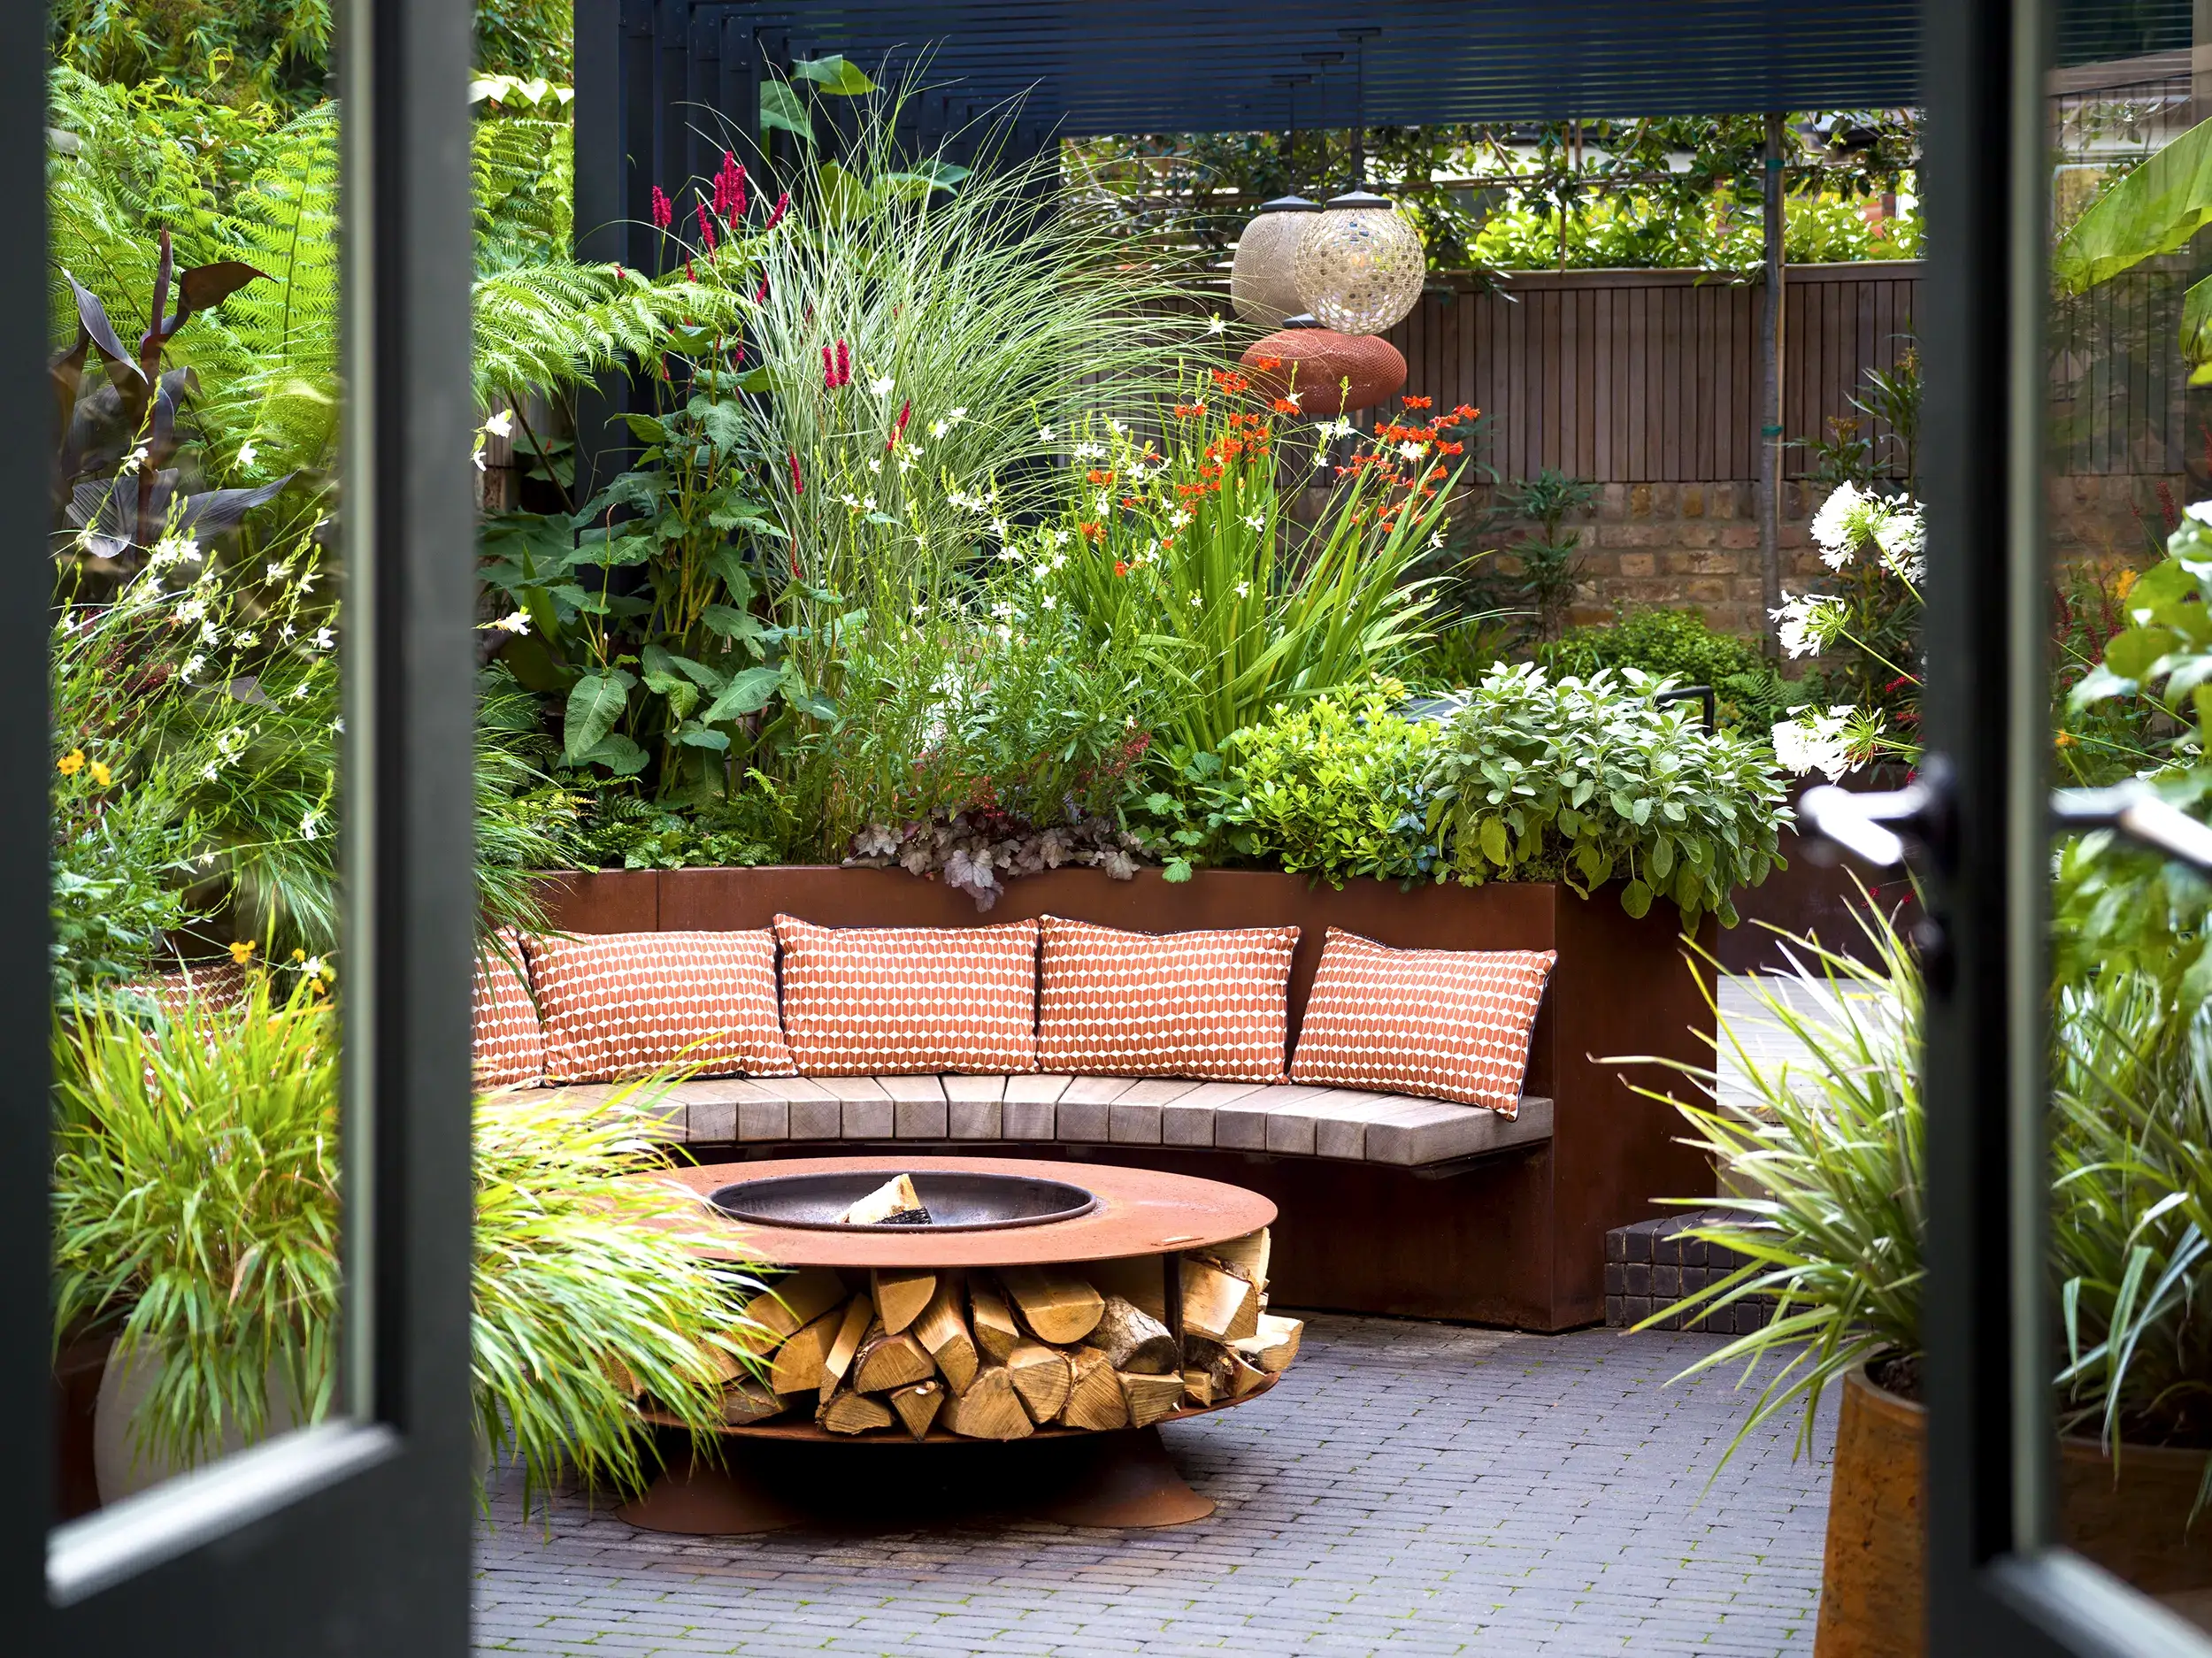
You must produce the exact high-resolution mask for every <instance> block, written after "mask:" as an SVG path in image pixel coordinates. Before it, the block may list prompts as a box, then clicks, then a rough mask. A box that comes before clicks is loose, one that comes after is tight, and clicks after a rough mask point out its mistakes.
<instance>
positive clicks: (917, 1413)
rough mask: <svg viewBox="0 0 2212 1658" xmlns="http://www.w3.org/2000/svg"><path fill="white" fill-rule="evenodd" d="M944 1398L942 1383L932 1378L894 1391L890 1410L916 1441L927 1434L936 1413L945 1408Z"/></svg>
mask: <svg viewBox="0 0 2212 1658" xmlns="http://www.w3.org/2000/svg"><path fill="white" fill-rule="evenodd" d="M945 1398H946V1394H945V1385H944V1383H942V1382H941V1381H937V1380H935V1379H932V1380H929V1381H926V1382H916V1383H915V1384H914V1385H913V1386H910V1387H902V1388H899V1389H897V1390H896V1391H895V1392H894V1393H892V1394H891V1396H890V1399H891V1409H894V1410H895V1411H897V1412H898V1414H899V1420H900V1421H901V1422H903V1423H904V1424H906V1431H907V1432H909V1433H910V1434H912V1435H913V1436H914V1437H915V1438H916V1439H920V1438H921V1437H922V1436H923V1435H925V1434H926V1433H927V1432H929V1424H931V1423H933V1422H934V1421H936V1420H937V1413H938V1412H939V1411H940V1410H942V1409H944V1408H945Z"/></svg>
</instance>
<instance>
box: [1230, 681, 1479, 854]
mask: <svg viewBox="0 0 2212 1658" xmlns="http://www.w3.org/2000/svg"><path fill="white" fill-rule="evenodd" d="M1402 695H1404V687H1402V686H1400V685H1397V684H1395V683H1394V682H1391V681H1388V680H1384V681H1379V682H1377V684H1375V685H1374V686H1373V687H1370V688H1369V689H1367V690H1365V691H1357V690H1355V691H1353V692H1351V693H1349V694H1348V695H1341V696H1319V697H1316V698H1314V699H1313V700H1312V701H1311V702H1305V703H1302V704H1298V705H1295V706H1293V707H1286V708H1278V709H1277V710H1275V711H1274V713H1273V714H1272V715H1271V716H1270V717H1269V718H1267V719H1265V720H1263V721H1262V722H1261V723H1260V724H1258V725H1249V726H1247V727H1246V728H1245V729H1244V730H1242V731H1240V732H1238V733H1236V734H1235V735H1234V736H1233V737H1231V738H1230V739H1229V741H1228V743H1227V745H1226V747H1227V751H1228V760H1229V771H1228V774H1227V778H1226V779H1225V782H1226V786H1225V787H1224V788H1223V789H1222V790H1221V792H1220V799H1219V803H1218V808H1217V810H1218V814H1219V817H1220V827H1221V828H1222V829H1224V830H1225V831H1226V832H1227V833H1228V835H1229V838H1230V840H1231V841H1232V842H1233V845H1234V846H1235V847H1236V849H1237V850H1238V851H1239V852H1240V853H1241V854H1242V855H1243V856H1247V857H1250V858H1254V859H1257V860H1259V861H1263V862H1265V863H1269V864H1280V865H1281V866H1282V867H1283V868H1284V869H1286V870H1291V871H1306V870H1311V871H1317V873H1320V874H1322V875H1325V876H1326V877H1328V879H1330V880H1332V881H1333V882H1335V883H1336V884H1337V885H1339V886H1341V885H1342V884H1343V882H1344V879H1345V878H1346V877H1347V876H1351V875H1371V876H1375V877H1377V878H1379V879H1383V880H1416V879H1420V880H1426V879H1432V878H1433V876H1434V874H1435V871H1436V858H1437V848H1436V842H1435V840H1434V838H1433V837H1432V835H1431V834H1430V833H1429V829H1428V824H1427V796H1426V795H1425V793H1424V791H1423V788H1422V781H1421V779H1422V776H1423V774H1424V773H1425V771H1427V769H1428V766H1429V764H1430V760H1431V756H1432V751H1433V750H1434V748H1435V747H1436V744H1437V742H1438V740H1439V738H1440V735H1441V731H1442V728H1441V727H1440V726H1438V725H1435V724H1434V723H1432V722H1428V721H1421V720H1409V719H1403V718H1400V717H1399V716H1397V715H1396V714H1394V713H1393V712H1391V705H1392V703H1393V702H1396V701H1397V700H1399V698H1400V697H1402Z"/></svg>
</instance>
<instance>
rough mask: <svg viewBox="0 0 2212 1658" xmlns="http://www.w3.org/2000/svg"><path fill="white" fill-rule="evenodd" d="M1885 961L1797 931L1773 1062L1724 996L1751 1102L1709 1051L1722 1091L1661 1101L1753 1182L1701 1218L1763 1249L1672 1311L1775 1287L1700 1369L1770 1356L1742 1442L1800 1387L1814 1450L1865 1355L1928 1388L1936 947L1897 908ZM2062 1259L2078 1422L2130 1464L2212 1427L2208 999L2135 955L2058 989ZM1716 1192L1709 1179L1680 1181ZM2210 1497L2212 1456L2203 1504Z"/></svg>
mask: <svg viewBox="0 0 2212 1658" xmlns="http://www.w3.org/2000/svg"><path fill="white" fill-rule="evenodd" d="M1859 920H1860V925H1862V927H1863V929H1864V932H1865V933H1866V937H1867V940H1868V941H1869V943H1870V945H1871V947H1872V948H1871V951H1870V955H1871V956H1872V960H1870V961H1869V962H1860V961H1856V960H1854V959H1853V958H1851V957H1849V956H1843V955H1841V954H1839V953H1837V952H1834V951H1832V950H1827V949H1824V948H1821V947H1820V946H1819V945H1817V944H1816V943H1814V942H1813V941H1811V940H1802V939H1793V940H1788V945H1787V948H1789V950H1790V953H1791V955H1792V956H1793V966H1794V969H1795V971H1794V974H1793V976H1792V977H1790V978H1789V979H1787V980H1786V982H1787V983H1789V985H1790V987H1791V994H1779V993H1778V992H1777V991H1775V990H1773V989H1770V988H1768V987H1767V981H1763V980H1755V981H1753V992H1752V994H1753V995H1754V997H1755V1000H1756V1002H1758V1005H1759V1010H1760V1011H1759V1017H1760V1018H1761V1019H1762V1020H1764V1021H1770V1022H1771V1023H1772V1024H1774V1025H1778V1026H1780V1027H1781V1029H1782V1030H1783V1031H1784V1032H1786V1033H1787V1034H1788V1035H1789V1036H1790V1037H1791V1038H1793V1040H1795V1041H1796V1042H1797V1043H1799V1044H1800V1045H1801V1048H1802V1049H1803V1055H1804V1056H1803V1058H1802V1059H1791V1060H1789V1061H1787V1062H1786V1063H1776V1062H1774V1061H1772V1060H1770V1059H1755V1058H1754V1056H1753V1055H1751V1054H1750V1053H1748V1052H1747V1051H1746V1049H1745V1048H1744V1046H1743V1044H1742V1042H1741V1040H1740V1038H1739V1037H1738V1035H1737V1033H1736V1032H1735V1031H1734V1030H1733V1029H1732V1027H1731V1024H1730V1021H1729V1020H1728V1018H1727V1017H1724V1016H1723V1017H1721V1018H1720V1020H1719V1027H1720V1034H1719V1037H1718V1038H1717V1046H1718V1045H1719V1044H1722V1043H1724V1044H1726V1045H1727V1047H1728V1048H1730V1049H1731V1050H1732V1053H1733V1056H1734V1059H1735V1062H1736V1063H1735V1065H1734V1067H1733V1070H1734V1071H1736V1072H1737V1073H1738V1074H1740V1076H1742V1077H1743V1078H1746V1080H1747V1085H1748V1086H1749V1088H1750V1090H1751V1094H1752V1100H1751V1101H1750V1103H1749V1107H1748V1109H1745V1108H1744V1107H1743V1106H1742V1105H1740V1104H1738V1103H1735V1102H1730V1103H1727V1104H1723V1103H1721V1102H1720V1101H1719V1094H1718V1088H1719V1079H1718V1076H1717V1072H1716V1071H1714V1070H1712V1069H1711V1068H1709V1067H1700V1066H1692V1065H1684V1064H1681V1063H1676V1062H1671V1061H1668V1062H1651V1063H1664V1064H1666V1065H1668V1067H1669V1068H1670V1069H1672V1070H1674V1071H1678V1072H1679V1073H1681V1074H1682V1075H1684V1076H1686V1077H1688V1078H1691V1079H1693V1080H1694V1083H1695V1084H1696V1085H1697V1086H1698V1087H1699V1089H1700V1090H1701V1092H1703V1093H1704V1094H1706V1095H1707V1096H1708V1098H1709V1101H1712V1103H1710V1104H1707V1105H1696V1104H1689V1103H1685V1102H1683V1101H1678V1100H1674V1099H1673V1097H1672V1096H1671V1094H1659V1093H1655V1092H1652V1091H1650V1090H1640V1092H1644V1093H1645V1094H1647V1097H1649V1098H1653V1099H1664V1100H1667V1101H1669V1102H1670V1103H1672V1104H1674V1105H1675V1106H1676V1107H1677V1109H1679V1110H1680V1111H1681V1113H1682V1115H1683V1117H1684V1118H1685V1119H1686V1121H1687V1122H1688V1123H1689V1125H1690V1127H1691V1130H1692V1132H1693V1135H1694V1140H1693V1143H1694V1144H1697V1145H1699V1146H1700V1147H1701V1148H1703V1149H1705V1150H1706V1151H1708V1152H1709V1154H1710V1155H1712V1157H1713V1159H1714V1161H1715V1163H1717V1165H1718V1166H1719V1167H1720V1168H1721V1169H1722V1170H1723V1171H1724V1172H1725V1174H1726V1175H1727V1176H1728V1177H1730V1178H1731V1181H1732V1184H1733V1185H1734V1186H1736V1187H1737V1188H1739V1189H1740V1190H1744V1191H1753V1192H1763V1194H1764V1195H1760V1196H1737V1197H1732V1198H1727V1199H1724V1200H1722V1201H1721V1202H1720V1203H1719V1205H1718V1207H1719V1208H1721V1209H1724V1210H1725V1211H1727V1216H1726V1218H1724V1219H1723V1220H1720V1221H1717V1222H1714V1223H1712V1224H1704V1225H1700V1226H1696V1227H1693V1228H1691V1229H1690V1230H1689V1232H1688V1233H1687V1234H1686V1235H1688V1236H1690V1237H1693V1238H1698V1239H1702V1240H1705V1241H1706V1242H1707V1243H1709V1244H1713V1245H1717V1246H1718V1247H1722V1248H1725V1249H1730V1250H1733V1251H1734V1252H1736V1253H1737V1254H1738V1255H1741V1256H1742V1257H1744V1260H1745V1263H1746V1264H1745V1265H1743V1266H1742V1267H1740V1268H1739V1269H1737V1270H1735V1271H1734V1272H1732V1273H1731V1274H1729V1275H1728V1276H1727V1277H1725V1278H1723V1279H1721V1280H1720V1281H1719V1282H1717V1283H1715V1284H1711V1285H1709V1286H1706V1287H1705V1288H1703V1289H1701V1290H1698V1291H1695V1292H1694V1293H1690V1294H1688V1295H1686V1296H1684V1297H1683V1298H1682V1299H1681V1301H1678V1302H1677V1303H1675V1304H1674V1305H1673V1306H1672V1307H1670V1308H1668V1309H1666V1310H1665V1311H1664V1312H1663V1313H1661V1314H1659V1315H1657V1316H1655V1318H1654V1319H1653V1320H1652V1321H1650V1322H1653V1323H1656V1322H1657V1321H1658V1320H1659V1319H1661V1318H1670V1319H1671V1318H1673V1317H1676V1316H1680V1317H1681V1318H1682V1320H1683V1322H1684V1324H1685V1325H1686V1327H1687V1328H1691V1329H1694V1328H1696V1327H1697V1324H1698V1322H1699V1321H1700V1320H1701V1318H1702V1317H1704V1316H1706V1315H1708V1314H1710V1313H1712V1312H1715V1311H1717V1310H1718V1309H1722V1308H1724V1307H1728V1306H1731V1305H1733V1304H1734V1303H1735V1302H1737V1301H1741V1300H1742V1299H1744V1298H1745V1297H1747V1296H1767V1297H1771V1298H1772V1301H1773V1303H1774V1304H1773V1310H1772V1316H1771V1317H1770V1321H1769V1322H1768V1323H1766V1324H1764V1325H1763V1327H1761V1328H1760V1329H1757V1330H1755V1331H1753V1332H1751V1333H1749V1334H1747V1335H1744V1336H1740V1337H1738V1338H1737V1339H1734V1340H1733V1341H1731V1342H1729V1343H1728V1344H1727V1345H1725V1346H1724V1347H1719V1348H1717V1349H1716V1350H1715V1351H1713V1352H1712V1353H1709V1354H1708V1355H1705V1356H1704V1357H1703V1358H1701V1359H1700V1360H1698V1361H1697V1362H1696V1363H1694V1364H1693V1365H1692V1366H1690V1368H1689V1369H1688V1370H1686V1371H1685V1372H1684V1374H1685V1375H1692V1374H1694V1373H1696V1372H1697V1371H1700V1370H1709V1369H1713V1368H1717V1367H1719V1366H1722V1365H1726V1364H1731V1363H1733V1362H1737V1361H1742V1362H1744V1364H1745V1366H1746V1370H1745V1375H1746V1378H1749V1377H1750V1376H1751V1375H1752V1374H1753V1373H1755V1371H1756V1370H1757V1369H1758V1367H1759V1365H1760V1364H1761V1363H1762V1362H1765V1361H1770V1360H1772V1361H1776V1362H1778V1368H1776V1369H1774V1370H1770V1371H1769V1372H1767V1374H1766V1377H1765V1379H1764V1382H1763V1386H1762V1388H1761V1391H1760V1393H1759V1395H1758V1398H1757V1399H1756V1401H1755V1402H1754V1404H1753V1405H1752V1407H1751V1409H1750V1410H1749V1411H1748V1412H1747V1415H1746V1417H1745V1420H1744V1423H1743V1425H1742V1427H1741V1429H1740V1431H1739V1432H1738V1433H1737V1436H1736V1438H1735V1439H1734V1440H1733V1441H1732V1442H1731V1445H1730V1447H1729V1450H1730V1451H1731V1452H1732V1451H1733V1450H1734V1448H1735V1447H1736V1446H1738V1445H1740V1444H1741V1443H1742V1442H1743V1439H1744V1437H1745V1436H1746V1435H1747V1434H1749V1433H1750V1432H1752V1431H1753V1430H1754V1429H1755V1428H1756V1427H1758V1426H1759V1425H1760V1424H1763V1423H1764V1422H1766V1421H1768V1420H1769V1419H1770V1418H1772V1417H1774V1416H1779V1415H1780V1414H1782V1413H1783V1412H1785V1411H1787V1410H1790V1409H1797V1408H1799V1407H1801V1408H1802V1415H1801V1419H1800V1422H1799V1427H1798V1448H1799V1449H1800V1450H1809V1449H1810V1447H1811V1443H1812V1432H1813V1424H1814V1420H1815V1416H1816V1412H1817V1410H1818V1409H1819V1404H1820V1400H1821V1397H1822V1395H1823V1393H1824V1392H1825V1390H1826V1388H1827V1387H1828V1386H1830V1385H1831V1384H1832V1383H1835V1382H1837V1381H1839V1380H1841V1379H1842V1378H1843V1377H1844V1376H1845V1375H1846V1374H1847V1373H1848V1372H1849V1371H1850V1370H1853V1369H1855V1368H1856V1367H1857V1366H1859V1365H1861V1364H1869V1365H1870V1366H1871V1369H1870V1376H1871V1379H1873V1380H1874V1381H1875V1383H1876V1384H1877V1385H1878V1386H1886V1387H1889V1388H1891V1389H1892V1390H1893V1391H1898V1392H1902V1393H1906V1394H1907V1395H1909V1396H1911V1395H1914V1394H1916V1392H1917V1386H1918V1384H1917V1361H1918V1359H1919V1356H1920V1353H1921V1348H1922V1327H1921V1322H1920V1320H1921V1301H1920V1285H1921V1279H1922V1276H1923V1273H1924V1247H1925V1239H1926V1235H1927V1234H1926V1222H1927V1207H1926V1191H1925V1185H1924V1180H1925V1173H1924V1171H1925V1168H1926V1164H1925V1161H1924V1109H1923V1100H1922V1094H1921V1087H1920V1078H1921V1074H1922V1040H1923V1038H1922V1032H1923V1029H1924V1023H1923V1020H1924V1004H1923V1001H1922V989H1921V980H1920V974H1919V963H1917V961H1916V959H1915V958H1914V956H1913V955H1912V952H1911V950H1910V948H1909V947H1908V946H1907V945H1906V943H1905V942H1904V941H1903V940H1901V938H1900V937H1899V936H1898V933H1897V932H1896V929H1895V927H1894V926H1893V924H1892V922H1891V920H1890V918H1889V917H1886V916H1883V915H1881V914H1879V913H1877V912H1874V911H1872V910H1867V911H1864V912H1862V913H1861V915H1860V917H1859ZM2050 1078H2051V1103H2052V1109H2051V1116H2050V1119H2049V1140H2050V1163H2049V1170H2050V1188H2049V1189H2050V1234H2049V1235H2050V1254H2049V1279H2048V1283H2049V1286H2050V1291H2051V1294H2052V1298H2053V1304H2054V1306H2055V1309H2056V1310H2057V1315H2058V1316H2057V1324H2058V1331H2057V1333H2058V1334H2059V1336H2060V1337H2061V1338H2062V1353H2061V1355H2060V1356H2059V1358H2058V1359H2057V1361H2056V1362H2055V1370H2054V1374H2053V1377H2052V1387H2053V1391H2054V1401H2055V1416H2056V1418H2057V1422H2058V1425H2059V1427H2060V1429H2061V1431H2062V1432H2069V1433H2077V1434H2085V1435H2094V1436H2095V1437H2096V1438H2097V1439H2098V1440H2099V1441H2100V1443H2101V1446H2102V1447H2103V1449H2104V1450H2105V1452H2106V1453H2107V1454H2108V1455H2110V1456H2111V1458H2112V1459H2113V1462H2114V1466H2115V1470H2116V1471H2117V1470H2118V1468H2119V1466H2120V1465H2121V1464H2122V1463H2123V1462H2124V1460H2125V1457H2126V1454H2127V1449H2128V1447H2131V1446H2169V1447H2190V1448H2207V1447H2212V1245H2208V1239H2212V1014H2208V1011H2207V1009H2204V1008H2203V1007H2202V1006H2201V1005H2200V1003H2199V1002H2195V1001H2193V1000H2187V999H2177V998H2176V997H2175V996H2174V995H2173V994H2171V988H2170V985H2169V984H2162V982H2161V981H2160V980H2159V979H2157V978H2156V977H2155V976H2154V975H2151V974H2147V973H2142V972H2139V971H2134V970H2132V969H2131V968H2128V967H2125V966H2117V967H2115V968H2114V969H2112V970H2111V971H2104V972H2099V973H2095V974H2093V975H2092V976H2090V977H2088V978H2086V979H2082V980H2079V981H2077V982H2072V983H2067V984H2063V985H2062V986H2060V987H2059V989H2058V990H2057V992H2056V993H2055V995H2054V997H2053V1000H2052V1036H2051V1054H2050ZM1682 1201H1684V1202H1685V1203H1694V1204H1695V1205H1696V1206H1697V1207H1699V1208H1701V1209H1702V1208H1712V1207H1715V1204H1714V1200H1712V1199H1710V1198H1697V1199H1685V1200H1682ZM2207 1501H2212V1466H2208V1470H2207V1473H2206V1477H2205V1480H2204V1482H2203V1484H2202V1485H2200V1489H2199V1492H2198V1495H2197V1501H2196V1510H2197V1511H2198V1512H2201V1511H2202V1509H2203V1508H2204V1506H2205V1504H2206V1502H2207Z"/></svg>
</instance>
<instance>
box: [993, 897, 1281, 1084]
mask: <svg viewBox="0 0 2212 1658" xmlns="http://www.w3.org/2000/svg"><path fill="white" fill-rule="evenodd" d="M1297 947H1298V929H1297V928H1296V927H1248V928H1244V929H1241V930H1238V931H1230V932H1219V933H1123V932H1120V931H1118V929H1116V928H1113V927H1102V926H1095V925H1092V924H1091V923H1090V922H1087V921H1064V920H1062V919H1061V918H1060V917H1058V916H1047V917H1045V919H1044V947H1043V952H1042V965H1041V968H1040V969H1039V976H1038V988H1037V1063H1039V1064H1040V1065H1041V1066H1042V1067H1043V1068H1044V1069H1045V1070H1047V1071H1089V1072H1095V1073H1101V1074H1103V1075H1106V1076H1110V1077H1195V1078H1202V1079H1206V1080H1210V1081H1217V1082H1280V1081H1281V1080H1282V1079H1283V1048H1284V1046H1285V1043H1286V1040H1287V1035H1288V1032H1289V1027H1290V953H1291V952H1292V951H1293V950H1294V949H1295V948H1297Z"/></svg>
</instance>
